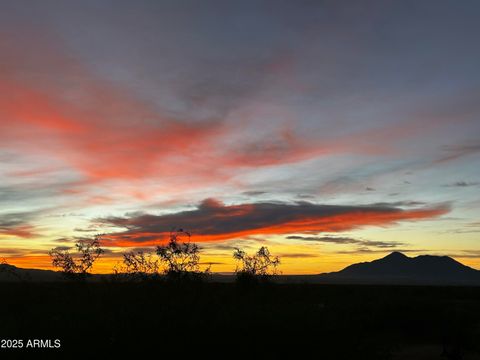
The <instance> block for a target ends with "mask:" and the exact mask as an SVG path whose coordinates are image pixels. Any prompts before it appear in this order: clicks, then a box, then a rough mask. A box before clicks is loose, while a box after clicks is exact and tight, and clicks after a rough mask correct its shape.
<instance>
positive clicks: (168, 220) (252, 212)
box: [94, 199, 449, 246]
mask: <svg viewBox="0 0 480 360" xmlns="http://www.w3.org/2000/svg"><path fill="white" fill-rule="evenodd" d="M448 211H449V209H448V207H446V206H444V205H442V206H436V207H432V208H425V207H424V208H420V209H411V210H410V209H408V210H407V209H402V208H399V207H395V206H386V205H382V206H378V205H374V204H373V205H351V206H349V205H322V204H315V203H310V202H306V201H302V202H296V203H281V202H275V203H273V202H272V203H266V202H265V203H250V204H239V205H228V206H227V205H224V204H222V203H220V202H218V201H216V200H214V199H206V200H204V201H203V202H201V203H200V205H199V206H198V207H197V209H195V210H187V211H181V212H177V213H174V214H165V215H151V214H138V215H137V216H135V215H131V216H125V217H108V218H98V219H95V220H94V223H95V224H96V225H99V226H114V227H121V228H125V229H126V230H125V231H123V232H118V233H112V234H110V235H109V236H108V237H107V238H109V239H110V240H111V241H112V242H113V243H115V242H117V243H122V242H123V243H124V244H125V243H126V242H134V243H142V242H143V243H145V242H148V241H155V240H159V239H162V238H165V236H166V235H167V233H168V232H169V231H170V230H171V229H172V227H178V228H186V229H188V230H189V231H190V232H191V233H192V234H194V235H195V236H204V237H205V239H203V240H204V241H208V240H227V239H232V238H238V237H246V236H249V235H261V234H264V235H266V234H272V233H276V234H287V233H295V232H306V231H323V232H340V231H346V230H351V229H355V228H358V227H362V226H365V225H382V226H384V225H389V224H393V223H396V222H397V221H414V220H420V219H425V218H432V217H437V216H439V215H442V214H444V213H446V212H448ZM338 241H342V240H338ZM343 241H345V239H344V240H343ZM380 245H381V244H377V246H380Z"/></svg>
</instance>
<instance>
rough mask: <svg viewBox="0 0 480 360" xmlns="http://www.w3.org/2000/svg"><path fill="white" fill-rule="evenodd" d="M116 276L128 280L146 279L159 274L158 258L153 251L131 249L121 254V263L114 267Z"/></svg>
mask: <svg viewBox="0 0 480 360" xmlns="http://www.w3.org/2000/svg"><path fill="white" fill-rule="evenodd" d="M114 274H115V275H116V276H117V277H121V278H126V279H128V280H148V279H154V278H157V277H158V276H159V275H160V259H159V258H158V256H157V255H156V254H155V253H149V252H145V251H136V252H135V251H131V252H128V253H125V254H123V263H122V265H121V266H120V267H118V268H117V267H116V268H114Z"/></svg>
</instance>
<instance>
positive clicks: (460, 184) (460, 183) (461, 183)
mask: <svg viewBox="0 0 480 360" xmlns="http://www.w3.org/2000/svg"><path fill="white" fill-rule="evenodd" d="M477 185H480V182H468V181H456V182H454V183H451V184H446V185H444V186H446V187H469V186H477Z"/></svg>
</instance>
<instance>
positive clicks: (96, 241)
mask: <svg viewBox="0 0 480 360" xmlns="http://www.w3.org/2000/svg"><path fill="white" fill-rule="evenodd" d="M100 237H101V235H96V236H95V237H94V238H93V239H82V240H79V241H78V242H77V243H76V244H75V248H76V250H77V253H78V255H76V256H72V254H70V251H69V249H64V248H54V249H52V250H50V252H49V255H50V257H51V258H52V265H53V266H54V267H59V268H61V269H62V272H63V273H64V275H66V276H68V277H72V278H80V279H84V278H86V277H87V276H88V275H89V274H90V270H91V269H92V266H93V264H94V263H95V261H96V260H97V259H98V258H99V257H100V255H102V254H103V252H104V250H103V249H102V248H101V247H100Z"/></svg>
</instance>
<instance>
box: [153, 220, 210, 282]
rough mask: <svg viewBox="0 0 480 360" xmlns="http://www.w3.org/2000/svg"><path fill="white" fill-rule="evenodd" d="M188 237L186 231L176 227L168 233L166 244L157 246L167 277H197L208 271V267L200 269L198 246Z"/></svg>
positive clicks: (189, 235)
mask: <svg viewBox="0 0 480 360" xmlns="http://www.w3.org/2000/svg"><path fill="white" fill-rule="evenodd" d="M183 239H186V240H183ZM190 239H191V234H190V233H189V232H188V231H184V230H183V229H178V230H174V231H172V232H171V233H170V240H169V242H168V244H166V245H161V246H157V249H156V252H157V255H158V257H159V259H160V262H161V263H162V264H163V266H164V273H165V275H166V277H167V279H186V278H188V279H198V278H201V277H203V276H204V275H206V274H208V273H209V269H207V270H206V271H205V272H201V271H200V255H199V252H200V248H199V247H198V245H197V244H195V243H192V242H190Z"/></svg>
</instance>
